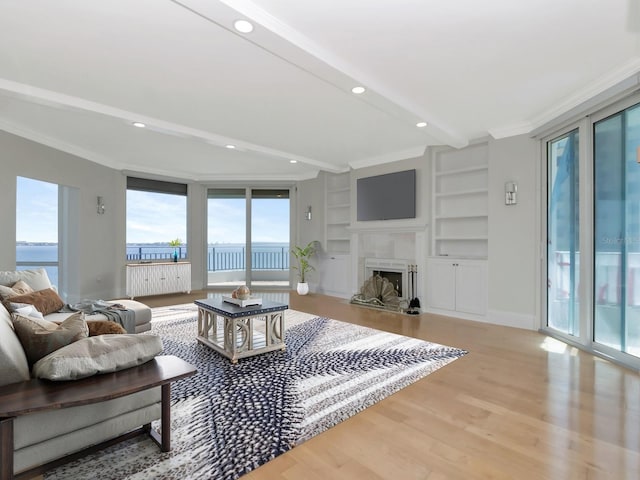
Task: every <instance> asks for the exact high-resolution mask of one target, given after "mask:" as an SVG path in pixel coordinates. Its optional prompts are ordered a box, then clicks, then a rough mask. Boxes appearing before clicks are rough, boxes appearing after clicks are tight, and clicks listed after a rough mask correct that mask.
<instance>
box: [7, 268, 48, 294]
mask: <svg viewBox="0 0 640 480" xmlns="http://www.w3.org/2000/svg"><path fill="white" fill-rule="evenodd" d="M19 280H22V281H23V282H25V283H26V284H27V285H29V286H30V287H31V288H33V289H34V290H36V291H37V290H44V289H45V288H51V287H52V285H51V281H50V280H49V275H47V271H46V270H45V269H44V268H38V269H35V270H9V271H6V272H0V285H5V286H7V287H10V286H11V285H13V284H14V283H16V282H18V281H19Z"/></svg>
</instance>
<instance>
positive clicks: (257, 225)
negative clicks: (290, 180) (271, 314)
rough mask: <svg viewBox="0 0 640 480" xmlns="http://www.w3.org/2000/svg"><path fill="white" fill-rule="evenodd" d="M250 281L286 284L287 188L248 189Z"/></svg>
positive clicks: (275, 284)
mask: <svg viewBox="0 0 640 480" xmlns="http://www.w3.org/2000/svg"><path fill="white" fill-rule="evenodd" d="M251 284H252V285H254V286H256V285H260V286H265V285H266V286H281V287H288V286H289V190H283V189H253V190H251Z"/></svg>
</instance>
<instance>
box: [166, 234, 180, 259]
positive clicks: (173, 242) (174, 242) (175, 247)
mask: <svg viewBox="0 0 640 480" xmlns="http://www.w3.org/2000/svg"><path fill="white" fill-rule="evenodd" d="M180 245H182V240H180V239H179V238H176V239H175V240H171V241H170V242H169V246H170V247H173V261H174V262H177V261H178V257H179V256H180V255H179V253H178V248H179V247H180Z"/></svg>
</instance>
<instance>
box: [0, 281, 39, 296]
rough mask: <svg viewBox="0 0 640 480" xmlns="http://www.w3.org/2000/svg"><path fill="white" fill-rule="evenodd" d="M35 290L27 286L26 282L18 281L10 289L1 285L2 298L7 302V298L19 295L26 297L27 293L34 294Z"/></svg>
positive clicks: (0, 293)
mask: <svg viewBox="0 0 640 480" xmlns="http://www.w3.org/2000/svg"><path fill="white" fill-rule="evenodd" d="M34 291H35V290H34V289H33V288H31V287H30V286H29V285H27V284H26V283H25V282H24V281H22V280H18V281H17V282H16V283H14V284H13V285H11V286H10V287H5V286H4V285H0V298H2V299H3V300H6V299H7V298H11V297H15V296H17V295H25V294H27V293H33V292H34Z"/></svg>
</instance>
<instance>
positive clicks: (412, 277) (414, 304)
mask: <svg viewBox="0 0 640 480" xmlns="http://www.w3.org/2000/svg"><path fill="white" fill-rule="evenodd" d="M408 267H409V272H408V273H409V278H408V280H409V288H408V295H407V298H410V299H411V300H410V301H409V308H408V309H407V313H408V314H409V315H418V314H419V313H420V300H418V297H417V296H416V294H417V291H418V286H417V285H416V281H417V279H418V266H417V265H409V266H408Z"/></svg>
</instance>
